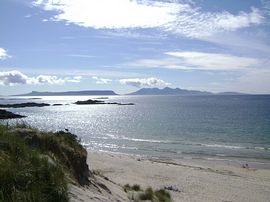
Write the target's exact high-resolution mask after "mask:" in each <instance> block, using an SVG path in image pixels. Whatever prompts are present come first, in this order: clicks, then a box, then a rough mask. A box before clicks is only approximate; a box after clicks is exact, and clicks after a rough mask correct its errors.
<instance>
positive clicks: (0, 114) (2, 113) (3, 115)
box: [0, 109, 25, 119]
mask: <svg viewBox="0 0 270 202" xmlns="http://www.w3.org/2000/svg"><path fill="white" fill-rule="evenodd" d="M23 117H25V116H22V115H19V114H14V113H12V112H9V111H6V110H2V109H0V119H14V118H23Z"/></svg>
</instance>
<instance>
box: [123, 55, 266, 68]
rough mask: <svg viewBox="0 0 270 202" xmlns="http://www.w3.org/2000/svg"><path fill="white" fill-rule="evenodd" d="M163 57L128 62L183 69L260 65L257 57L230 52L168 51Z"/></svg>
mask: <svg viewBox="0 0 270 202" xmlns="http://www.w3.org/2000/svg"><path fill="white" fill-rule="evenodd" d="M165 54H166V55H167V56H170V57H165V58H163V59H141V60H136V61H134V62H130V63H129V64H127V65H128V66H132V67H148V68H167V69H183V70H189V69H192V70H214V71H226V70H240V69H245V68H251V67H254V66H258V65H259V64H260V63H261V62H260V61H259V60H258V59H255V58H248V57H239V56H233V55H229V54H219V53H204V52H166V53H165Z"/></svg>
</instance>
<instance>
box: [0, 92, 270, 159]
mask: <svg viewBox="0 0 270 202" xmlns="http://www.w3.org/2000/svg"><path fill="white" fill-rule="evenodd" d="M41 98H42V99H40V100H28V98H21V100H20V99H18V98H17V99H12V98H11V99H10V98H4V99H0V103H21V102H30V101H34V102H45V103H51V104H56V103H57V104H58V103H60V104H64V105H63V106H49V107H41V108H37V107H33V108H20V109H19V108H18V109H8V110H9V111H12V112H14V113H19V114H22V115H26V116H27V118H24V119H16V120H15V119H14V120H8V121H6V120H5V121H1V123H5V124H6V122H9V124H12V123H16V122H20V121H24V122H26V123H28V124H30V125H32V126H34V127H37V128H40V129H45V130H48V131H56V130H63V129H65V128H67V129H69V131H70V132H72V133H75V134H76V135H78V136H79V137H80V138H81V141H82V143H83V145H84V146H85V147H87V148H89V149H92V150H99V151H110V152H121V153H128V154H138V155H146V156H152V157H153V156H154V157H164V158H199V159H201V158H202V159H252V160H253V161H259V162H270V96H269V95H241V96H110V97H109V99H108V100H104V101H108V102H113V101H116V102H121V103H130V102H132V103H135V105H134V106H118V105H75V104H73V103H74V102H75V101H77V100H87V99H89V98H91V99H93V98H97V97H96V96H94V97H93V96H78V97H76V96H75V97H74V96H73V97H69V96H62V97H41ZM65 104H67V105H65Z"/></svg>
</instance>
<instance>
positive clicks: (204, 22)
mask: <svg viewBox="0 0 270 202" xmlns="http://www.w3.org/2000/svg"><path fill="white" fill-rule="evenodd" d="M0 27H1V28H0V95H1V94H2V95H7V94H16V93H24V92H29V91H32V90H37V91H66V90H91V89H112V90H114V91H116V92H117V93H127V92H131V91H135V90H137V89H139V88H141V87H160V88H163V87H165V86H169V87H179V88H185V89H195V90H207V91H212V92H222V91H239V92H246V93H270V0H219V1H217V0H155V1H154V0H1V1H0Z"/></svg>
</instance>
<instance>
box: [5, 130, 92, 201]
mask: <svg viewBox="0 0 270 202" xmlns="http://www.w3.org/2000/svg"><path fill="white" fill-rule="evenodd" d="M86 156H87V152H86V150H85V149H84V148H83V147H82V146H81V145H80V144H79V140H78V139H77V136H75V135H73V134H71V133H69V132H64V131H60V132H57V133H52V132H41V131H39V130H36V129H33V128H30V127H27V126H25V125H19V126H16V127H15V126H13V127H8V126H3V125H0V179H1V180H0V201H7V202H9V201H12V202H13V201H14V202H15V201H23V202H24V201H44V202H45V201H59V202H61V201H68V200H69V197H68V190H67V183H69V182H73V183H78V184H81V185H85V184H87V183H88V182H89V181H88V177H89V175H90V172H89V170H88V166H87V164H86Z"/></svg>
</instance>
